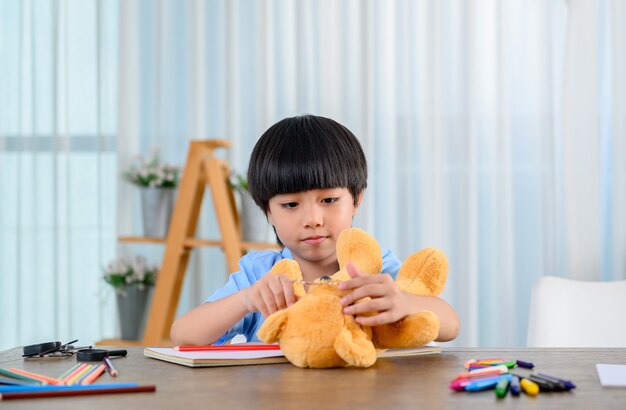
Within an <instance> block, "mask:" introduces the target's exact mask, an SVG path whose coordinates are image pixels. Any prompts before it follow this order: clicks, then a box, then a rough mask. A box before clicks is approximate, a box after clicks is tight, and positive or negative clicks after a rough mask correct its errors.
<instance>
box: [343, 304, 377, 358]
mask: <svg viewBox="0 0 626 410" xmlns="http://www.w3.org/2000/svg"><path fill="white" fill-rule="evenodd" d="M344 320H345V322H344V327H343V328H342V329H341V331H340V332H339V335H337V339H335V344H334V348H335V352H336V353H337V355H338V356H339V357H341V358H342V359H343V360H344V361H345V362H346V363H347V364H348V365H351V366H356V367H369V366H371V365H373V364H374V363H375V362H376V349H375V348H374V344H373V343H372V341H371V340H370V339H371V336H370V335H369V334H368V333H366V332H365V331H364V330H363V328H361V326H359V324H358V323H356V321H355V320H354V317H353V316H350V315H344Z"/></svg>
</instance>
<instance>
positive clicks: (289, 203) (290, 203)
mask: <svg viewBox="0 0 626 410" xmlns="http://www.w3.org/2000/svg"><path fill="white" fill-rule="evenodd" d="M280 206H282V207H283V208H287V209H291V208H295V207H297V206H298V203H297V202H286V203H284V204H280Z"/></svg>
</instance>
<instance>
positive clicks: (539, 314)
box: [527, 276, 626, 347]
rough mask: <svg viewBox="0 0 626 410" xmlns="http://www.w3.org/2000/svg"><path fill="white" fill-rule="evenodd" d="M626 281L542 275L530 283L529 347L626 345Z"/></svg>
mask: <svg viewBox="0 0 626 410" xmlns="http://www.w3.org/2000/svg"><path fill="white" fill-rule="evenodd" d="M625 315H626V280H622V281H614V282H585V281H578V280H572V279H564V278H558V277H554V276H544V277H542V278H540V279H539V280H538V281H537V282H536V283H535V285H534V286H533V291H532V295H531V301H530V316H529V318H528V340H527V344H528V346H529V347H626V319H625V318H624V317H625Z"/></svg>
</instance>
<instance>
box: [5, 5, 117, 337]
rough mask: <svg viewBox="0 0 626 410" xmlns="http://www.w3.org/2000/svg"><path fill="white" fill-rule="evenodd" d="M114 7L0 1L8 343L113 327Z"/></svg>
mask: <svg viewBox="0 0 626 410" xmlns="http://www.w3.org/2000/svg"><path fill="white" fill-rule="evenodd" d="M118 12H119V9H118V8H117V4H116V3H115V2H104V1H102V2H101V1H82V0H58V1H28V0H24V1H22V0H4V1H2V2H0V61H2V63H1V64H0V301H1V302H2V308H1V310H2V313H1V314H0V349H3V348H8V347H12V346H17V345H26V344H32V343H41V342H49V341H54V340H59V341H64V342H67V341H69V340H71V339H79V340H80V342H79V343H84V344H87V343H92V342H93V341H95V340H98V339H99V338H100V337H101V335H102V334H107V333H109V334H113V333H114V332H115V310H114V304H113V303H111V302H112V301H113V298H112V297H111V296H112V295H108V294H107V293H106V292H105V289H104V288H103V282H102V280H101V275H102V267H103V265H104V263H105V262H106V261H107V260H108V259H110V258H112V257H113V256H114V255H115V235H116V232H115V220H116V212H115V201H116V194H115V184H116V182H117V167H116V152H115V134H116V125H117V112H116V110H115V107H116V105H117V87H116V85H117V61H118V57H117V49H118V47H117V39H118V35H117V27H118V25H117V22H118V17H117V16H118Z"/></svg>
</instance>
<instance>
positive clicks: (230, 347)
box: [174, 344, 280, 352]
mask: <svg viewBox="0 0 626 410" xmlns="http://www.w3.org/2000/svg"><path fill="white" fill-rule="evenodd" d="M174 350H178V351H179V352H199V351H203V350H206V351H208V350H280V346H279V345H274V344H268V345H266V344H241V345H222V346H176V347H175V348H174Z"/></svg>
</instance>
